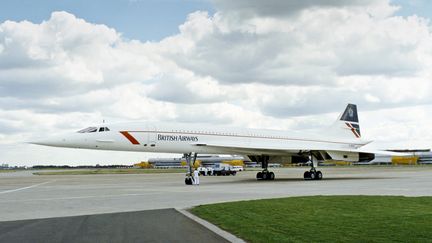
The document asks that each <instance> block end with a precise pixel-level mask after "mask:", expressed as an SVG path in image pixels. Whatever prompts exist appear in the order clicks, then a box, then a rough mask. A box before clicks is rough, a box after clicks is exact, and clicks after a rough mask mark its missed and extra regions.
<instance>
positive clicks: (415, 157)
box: [367, 149, 432, 165]
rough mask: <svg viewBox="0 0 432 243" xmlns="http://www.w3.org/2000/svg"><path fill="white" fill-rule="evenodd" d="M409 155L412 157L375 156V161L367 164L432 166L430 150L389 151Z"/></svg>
mask: <svg viewBox="0 0 432 243" xmlns="http://www.w3.org/2000/svg"><path fill="white" fill-rule="evenodd" d="M389 151H391V152H398V153H404V154H409V155H410V156H388V155H375V159H373V160H372V161H370V162H367V164H393V165H417V164H432V152H431V150H430V149H415V150H408V149H406V150H404V149H401V150H389Z"/></svg>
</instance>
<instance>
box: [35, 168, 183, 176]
mask: <svg viewBox="0 0 432 243" xmlns="http://www.w3.org/2000/svg"><path fill="white" fill-rule="evenodd" d="M185 171H186V170H185V169H92V170H88V169H83V170H62V171H44V172H34V173H33V174H34V175H101V174H103V175H106V174H155V173H184V172H185Z"/></svg>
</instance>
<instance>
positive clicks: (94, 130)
mask: <svg viewBox="0 0 432 243" xmlns="http://www.w3.org/2000/svg"><path fill="white" fill-rule="evenodd" d="M97 130H98V128H97V127H87V128H84V129H82V130H79V131H78V132H79V133H88V132H96V131H97Z"/></svg>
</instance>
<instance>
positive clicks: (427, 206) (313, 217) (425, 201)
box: [191, 196, 432, 242]
mask: <svg viewBox="0 0 432 243" xmlns="http://www.w3.org/2000/svg"><path fill="white" fill-rule="evenodd" d="M191 211H192V213H194V214H196V215H197V216H199V217H201V218H203V219H205V220H208V221H209V222H212V223H214V224H215V225H218V226H219V227H221V228H222V229H225V230H227V231H229V232H231V233H233V234H235V235H237V236H238V237H240V238H242V239H245V240H246V241H248V242H432V197H400V196H311V197H290V198H283V199H266V200H254V201H241V202H233V203H220V204H212V205H202V206H198V207H195V208H193V209H192V210H191Z"/></svg>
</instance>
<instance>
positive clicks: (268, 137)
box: [128, 130, 365, 146]
mask: <svg viewBox="0 0 432 243" xmlns="http://www.w3.org/2000/svg"><path fill="white" fill-rule="evenodd" d="M128 132H129V133H168V134H169V133H171V134H190V135H204V136H220V137H238V138H264V139H276V140H292V141H302V142H318V143H335V144H353V145H360V146H362V145H365V144H363V143H350V142H338V141H327V140H314V139H301V138H286V137H285V138H284V137H272V136H251V135H228V134H218V133H205V132H174V131H157V130H148V131H145V130H142V131H138V130H133V131H128Z"/></svg>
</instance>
